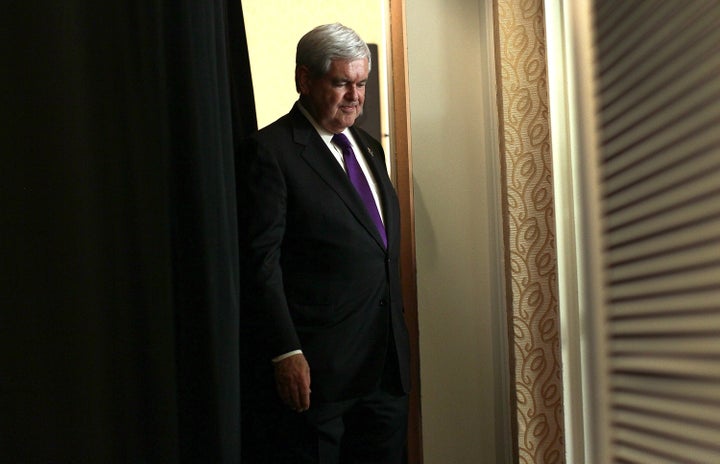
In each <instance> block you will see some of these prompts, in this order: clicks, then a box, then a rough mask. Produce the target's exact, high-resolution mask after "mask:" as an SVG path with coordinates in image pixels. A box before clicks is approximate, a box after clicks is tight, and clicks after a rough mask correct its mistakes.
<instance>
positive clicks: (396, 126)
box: [388, 0, 423, 464]
mask: <svg viewBox="0 0 720 464" xmlns="http://www.w3.org/2000/svg"><path fill="white" fill-rule="evenodd" d="M388 3H389V7H390V50H389V52H390V80H389V82H390V85H391V96H390V104H391V111H390V121H391V128H392V129H391V130H392V138H391V141H392V148H391V149H392V151H393V155H394V156H393V160H394V163H393V169H392V172H393V179H394V181H395V189H396V190H397V194H398V198H399V201H400V221H401V225H400V234H401V244H402V248H401V250H400V274H401V278H402V290H403V303H404V306H405V320H406V323H407V326H408V331H409V333H410V354H411V365H410V375H411V382H412V390H411V391H410V417H409V423H408V444H407V462H408V464H422V462H423V452H422V414H421V404H420V358H419V355H420V345H419V340H418V335H419V330H418V300H417V280H416V266H415V212H414V201H413V181H412V157H411V149H410V147H411V145H410V114H409V108H410V105H409V101H408V97H409V91H408V87H407V82H408V70H407V47H406V44H405V42H406V37H407V35H406V26H405V0H389V1H388Z"/></svg>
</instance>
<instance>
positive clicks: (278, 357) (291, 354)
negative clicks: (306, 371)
mask: <svg viewBox="0 0 720 464" xmlns="http://www.w3.org/2000/svg"><path fill="white" fill-rule="evenodd" d="M296 354H302V350H293V351H289V352H287V353H285V354H281V355H280V356H276V357H274V358H272V362H274V363H276V362H280V361H282V360H283V359H285V358H289V357H290V356H295V355H296Z"/></svg>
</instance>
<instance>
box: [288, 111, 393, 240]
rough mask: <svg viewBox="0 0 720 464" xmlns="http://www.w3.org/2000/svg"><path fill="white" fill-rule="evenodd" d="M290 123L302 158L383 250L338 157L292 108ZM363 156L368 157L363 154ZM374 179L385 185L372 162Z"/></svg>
mask: <svg viewBox="0 0 720 464" xmlns="http://www.w3.org/2000/svg"><path fill="white" fill-rule="evenodd" d="M290 114H291V116H292V118H291V120H292V123H293V136H294V140H295V142H296V143H297V144H299V145H301V146H302V148H301V150H300V156H301V157H302V158H303V159H304V160H305V161H306V162H307V163H308V165H309V166H310V167H311V168H312V169H313V170H315V172H317V174H318V175H319V176H320V177H321V178H322V179H323V180H324V181H325V183H327V184H328V185H329V186H330V187H331V188H332V189H333V190H334V191H335V192H336V193H337V194H338V196H339V197H340V198H341V199H342V201H343V202H344V203H345V204H346V205H347V207H348V208H349V209H350V211H351V212H352V214H353V215H354V216H355V217H356V218H357V220H358V222H360V224H362V226H363V227H364V228H365V229H367V231H368V232H369V233H370V234H371V235H372V236H373V238H375V240H376V241H377V242H378V244H379V245H380V246H383V244H382V239H381V238H380V233H379V232H378V231H377V228H376V227H375V224H374V223H373V221H372V219H371V218H370V215H369V214H368V212H367V210H366V209H365V205H364V204H363V202H362V200H361V199H360V195H358V193H357V191H356V190H355V187H353V185H352V183H350V180H349V178H348V177H347V174H346V173H345V171H344V170H343V169H342V168H341V167H340V165H339V164H338V162H337V161H336V160H335V157H334V156H333V154H332V153H331V152H330V150H329V149H328V147H327V145H325V142H323V140H322V138H320V135H318V133H317V131H315V128H314V127H313V126H312V124H311V123H310V122H309V121H308V120H307V119H306V118H305V116H304V115H303V114H302V113H301V112H300V110H298V109H297V107H293V109H292V111H291V113H290ZM353 135H355V137H357V139H356V140H358V141H361V140H362V139H361V138H359V137H358V136H357V132H353ZM360 145H361V146H363V150H366V147H365V146H364V145H365V144H364V142H362V143H361V144H360ZM363 156H366V159H367V158H368V156H367V155H366V154H365V153H363ZM369 164H370V165H371V169H372V170H373V175H374V176H375V178H376V179H378V180H377V183H378V186H380V185H381V184H382V181H381V180H380V179H381V176H378V174H377V172H376V169H377V167H376V164H377V162H370V163H369ZM384 189H385V187H384V186H383V187H380V197H381V201H382V202H383V208H386V207H385V200H384V198H385V196H386V195H385V192H384Z"/></svg>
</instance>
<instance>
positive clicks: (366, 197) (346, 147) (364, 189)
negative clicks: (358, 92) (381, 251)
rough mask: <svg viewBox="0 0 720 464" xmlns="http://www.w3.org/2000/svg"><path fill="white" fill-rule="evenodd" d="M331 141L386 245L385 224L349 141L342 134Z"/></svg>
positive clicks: (336, 135) (334, 136)
mask: <svg viewBox="0 0 720 464" xmlns="http://www.w3.org/2000/svg"><path fill="white" fill-rule="evenodd" d="M332 141H333V143H334V144H335V145H337V146H339V147H340V149H341V150H342V153H343V160H344V161H345V169H347V174H348V176H349V177H350V182H352V184H353V186H354V187H355V190H357V192H358V193H359V194H360V198H362V201H363V203H365V208H366V209H367V211H368V213H370V217H371V218H372V220H373V222H374V223H375V226H376V227H377V229H378V232H380V236H381V237H382V240H383V245H385V246H386V247H387V236H386V234H385V226H384V225H383V223H382V219H380V213H379V212H378V209H377V205H376V204H375V197H373V194H372V191H371V190H370V185H369V184H368V181H367V179H366V178H365V174H363V171H362V169H361V168H360V165H359V164H358V161H357V159H356V158H355V152H354V151H353V149H352V145H351V144H350V141H349V140H348V138H347V137H345V135H344V134H335V135H333V138H332Z"/></svg>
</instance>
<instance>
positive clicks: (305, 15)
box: [242, 0, 387, 132]
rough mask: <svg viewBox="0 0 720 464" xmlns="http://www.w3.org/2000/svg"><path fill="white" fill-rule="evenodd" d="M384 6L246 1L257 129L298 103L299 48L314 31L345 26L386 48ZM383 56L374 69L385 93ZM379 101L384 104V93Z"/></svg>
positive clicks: (373, 2)
mask: <svg viewBox="0 0 720 464" xmlns="http://www.w3.org/2000/svg"><path fill="white" fill-rule="evenodd" d="M384 5H385V2H384V1H383V0H356V1H353V2H338V1H332V0H315V1H312V2H311V1H297V0H243V2H242V7H243V15H244V17H245V27H246V33H247V38H248V49H249V53H250V67H251V70H252V74H253V90H254V92H255V105H256V109H257V118H258V127H264V126H266V125H268V124H269V123H271V122H273V121H274V120H276V119H277V118H279V117H280V116H282V115H283V114H285V113H287V112H288V111H289V110H290V108H291V107H292V105H293V103H294V102H295V101H296V100H297V92H296V91H295V81H294V75H295V47H296V46H297V42H298V40H299V39H300V37H302V36H303V35H304V34H305V33H306V32H308V31H309V30H310V29H312V28H313V27H315V26H319V25H321V24H327V23H334V22H341V23H343V24H345V25H346V26H349V27H351V28H353V29H355V31H356V32H357V33H358V34H360V36H361V37H362V38H363V39H364V40H365V41H366V42H368V43H376V44H378V45H380V44H383V43H385V37H386V32H385V29H386V28H385V16H386V15H385V14H384V12H385V6H384ZM379 53H380V55H381V56H379V57H377V58H376V59H375V60H374V61H375V62H374V64H373V68H374V69H377V70H378V71H380V75H379V76H380V86H381V88H383V89H384V88H385V87H386V84H385V83H386V71H385V69H386V66H385V53H384V49H382V48H381V49H380V50H379ZM376 65H380V66H378V67H377V68H375V66H376ZM381 99H386V97H385V95H384V93H383V94H381ZM385 124H386V123H385V122H384V123H383V125H385ZM385 132H387V130H386V129H385Z"/></svg>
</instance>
